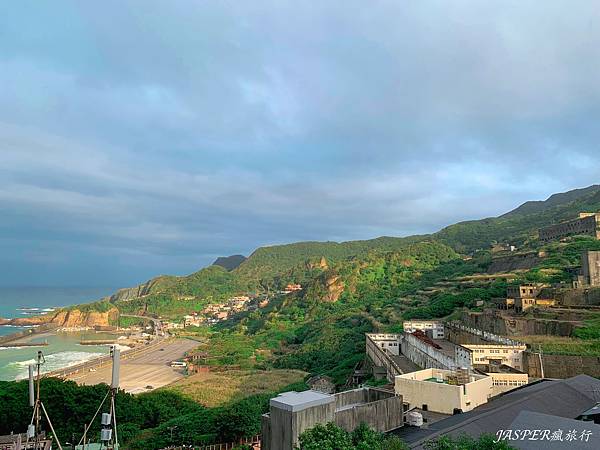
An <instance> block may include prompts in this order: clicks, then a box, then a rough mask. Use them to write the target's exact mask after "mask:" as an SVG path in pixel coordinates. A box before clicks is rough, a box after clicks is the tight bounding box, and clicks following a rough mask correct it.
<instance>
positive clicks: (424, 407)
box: [421, 403, 427, 411]
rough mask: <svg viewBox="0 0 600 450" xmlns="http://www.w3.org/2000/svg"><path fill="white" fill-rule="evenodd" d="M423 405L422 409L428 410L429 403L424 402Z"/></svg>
mask: <svg viewBox="0 0 600 450" xmlns="http://www.w3.org/2000/svg"><path fill="white" fill-rule="evenodd" d="M421 406H422V408H421V409H422V410H423V411H427V404H425V403H423V405H421Z"/></svg>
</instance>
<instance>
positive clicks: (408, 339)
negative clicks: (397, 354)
mask: <svg viewBox="0 0 600 450" xmlns="http://www.w3.org/2000/svg"><path fill="white" fill-rule="evenodd" d="M401 350H402V354H403V355H405V356H406V357H407V358H408V359H409V360H410V361H412V362H413V363H414V364H416V365H417V366H419V367H425V368H438V369H448V370H455V369H457V368H459V367H471V361H472V355H471V350H469V349H468V348H466V347H464V346H462V345H456V344H453V343H452V342H449V341H446V340H444V339H438V340H435V341H434V340H433V339H430V338H429V337H428V336H426V335H425V334H424V333H423V332H422V331H419V330H417V331H415V332H414V333H406V334H404V337H403V339H402V341H401Z"/></svg>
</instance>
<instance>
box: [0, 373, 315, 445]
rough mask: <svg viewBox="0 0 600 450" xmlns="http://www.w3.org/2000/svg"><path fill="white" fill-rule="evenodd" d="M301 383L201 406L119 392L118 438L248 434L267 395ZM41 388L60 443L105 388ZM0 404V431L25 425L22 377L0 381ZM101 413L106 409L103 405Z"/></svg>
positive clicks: (46, 384)
mask: <svg viewBox="0 0 600 450" xmlns="http://www.w3.org/2000/svg"><path fill="white" fill-rule="evenodd" d="M303 386H304V384H303V383H300V384H298V383H296V384H294V385H290V386H285V387H282V388H281V389H280V390H276V391H273V392H265V393H263V394H260V395H251V396H248V397H246V398H242V399H240V400H233V401H231V402H227V403H224V404H223V405H221V406H219V407H216V408H206V407H204V406H202V405H200V404H198V403H197V402H195V401H194V400H192V399H190V398H188V397H186V396H184V395H181V394H180V393H177V392H174V391H170V390H167V389H165V390H158V391H154V392H150V393H145V394H140V395H136V396H133V395H130V394H126V393H124V392H122V391H119V392H118V394H117V399H116V407H117V417H118V418H119V422H118V427H119V429H118V432H119V437H120V440H121V441H122V442H123V443H124V444H125V445H126V447H127V448H133V449H142V450H145V449H156V448H163V447H166V446H168V445H171V444H179V445H180V444H182V443H183V444H188V445H189V444H196V445H198V444H203V443H213V442H215V441H220V442H231V441H234V440H237V439H239V438H240V437H245V436H253V435H255V434H257V433H258V432H259V430H260V416H261V414H263V413H265V412H266V411H267V410H268V402H269V399H270V398H271V397H273V396H275V395H277V393H279V392H282V391H288V390H293V389H298V390H301V389H302V388H303ZM41 390H42V395H43V399H44V404H45V406H46V408H47V410H48V414H49V415H50V417H51V419H52V422H53V424H54V427H55V430H56V433H57V436H58V437H59V438H60V439H61V441H62V442H63V443H64V442H65V440H66V439H71V436H72V435H75V437H76V439H77V440H78V439H79V438H80V437H81V434H82V429H81V425H82V423H84V422H85V421H87V420H91V418H92V417H93V415H94V413H95V411H96V409H97V408H98V406H99V405H100V403H101V401H102V399H103V398H104V396H105V395H106V392H107V390H108V386H106V385H104V384H99V385H96V386H78V385H77V384H76V383H75V382H73V381H62V380H59V379H56V378H45V379H43V380H42V385H41ZM0 404H2V405H3V407H2V408H0V434H10V433H11V432H17V431H21V430H25V429H26V428H27V425H28V423H29V419H30V417H31V408H30V407H29V403H28V384H27V381H19V382H6V381H0ZM103 411H104V412H107V411H108V405H105V410H103ZM169 427H177V428H174V429H173V430H174V432H173V440H171V432H170V428H169ZM99 434H100V417H98V418H97V419H96V421H95V423H94V424H93V426H92V428H91V429H90V432H89V433H88V436H90V437H91V438H92V439H94V436H99Z"/></svg>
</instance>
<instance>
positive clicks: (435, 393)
mask: <svg viewBox="0 0 600 450" xmlns="http://www.w3.org/2000/svg"><path fill="white" fill-rule="evenodd" d="M492 385H493V382H492V378H491V377H489V376H487V375H482V374H479V373H475V372H472V371H470V370H469V369H466V368H465V369H458V370H443V369H424V370H419V371H417V372H412V373H407V374H404V375H399V376H397V377H396V380H395V390H396V394H397V395H400V396H402V399H403V401H404V403H406V404H407V405H408V409H411V408H420V409H422V410H423V411H433V412H438V413H443V414H458V413H462V412H466V411H471V410H472V409H474V408H476V407H477V406H480V405H483V404H484V403H487V401H488V399H489V398H490V397H491V395H492Z"/></svg>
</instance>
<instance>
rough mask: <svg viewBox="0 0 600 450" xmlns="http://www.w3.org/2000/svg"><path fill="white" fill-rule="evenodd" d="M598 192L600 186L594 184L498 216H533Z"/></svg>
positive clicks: (554, 195)
mask: <svg viewBox="0 0 600 450" xmlns="http://www.w3.org/2000/svg"><path fill="white" fill-rule="evenodd" d="M599 191H600V185H598V184H594V185H592V186H588V187H586V188H581V189H573V190H572V191H568V192H561V193H559V194H553V195H551V196H550V197H548V199H546V200H540V201H529V202H525V203H523V204H522V205H521V206H519V207H518V208H516V209H513V210H512V211H510V212H507V213H506V214H504V215H502V216H500V217H512V216H516V215H524V214H533V213H539V212H543V211H545V210H548V209H550V208H554V207H557V206H561V205H565V204H568V203H572V202H575V201H577V200H581V199H585V198H587V197H590V196H592V195H594V194H596V193H598V192H599Z"/></svg>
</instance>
